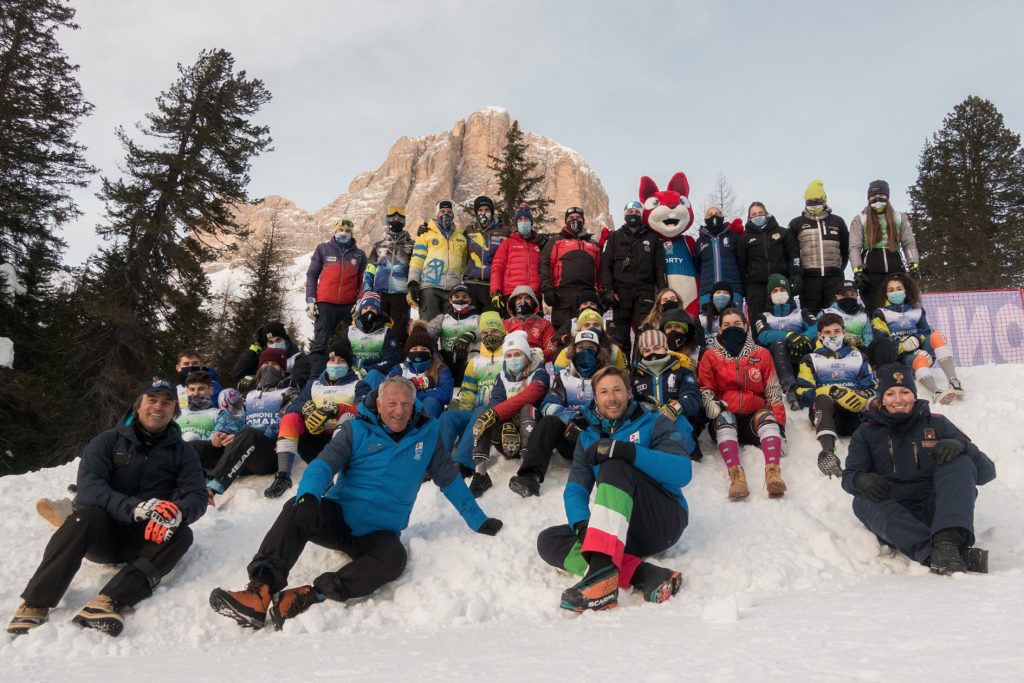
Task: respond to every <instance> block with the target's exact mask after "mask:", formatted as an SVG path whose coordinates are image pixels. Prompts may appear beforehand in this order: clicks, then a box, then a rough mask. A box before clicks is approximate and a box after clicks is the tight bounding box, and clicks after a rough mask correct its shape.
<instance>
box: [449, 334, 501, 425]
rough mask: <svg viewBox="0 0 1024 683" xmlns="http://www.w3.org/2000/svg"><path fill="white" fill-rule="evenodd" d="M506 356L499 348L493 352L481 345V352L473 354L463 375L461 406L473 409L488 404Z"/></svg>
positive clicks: (460, 394)
mask: <svg viewBox="0 0 1024 683" xmlns="http://www.w3.org/2000/svg"><path fill="white" fill-rule="evenodd" d="M504 359H505V356H504V354H503V353H502V350H501V349H500V348H499V349H498V350H497V351H494V352H491V351H488V350H487V349H486V348H484V347H482V346H481V347H480V353H478V354H476V355H474V356H471V357H470V359H469V362H468V363H467V364H466V374H464V375H463V376H462V389H461V390H460V391H459V408H460V409H461V410H473V409H474V408H478V407H480V406H485V405H487V404H488V403H489V402H490V400H491V392H492V391H493V390H494V385H495V383H496V382H497V381H498V375H500V374H501V366H502V363H503V362H504Z"/></svg>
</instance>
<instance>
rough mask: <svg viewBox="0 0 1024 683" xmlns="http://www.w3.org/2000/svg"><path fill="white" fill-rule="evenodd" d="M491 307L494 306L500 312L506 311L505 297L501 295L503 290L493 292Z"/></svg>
mask: <svg viewBox="0 0 1024 683" xmlns="http://www.w3.org/2000/svg"><path fill="white" fill-rule="evenodd" d="M491 308H493V309H494V310H495V311H497V312H498V313H504V312H505V297H503V296H502V295H501V292H492V293H491Z"/></svg>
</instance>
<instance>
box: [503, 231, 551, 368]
mask: <svg viewBox="0 0 1024 683" xmlns="http://www.w3.org/2000/svg"><path fill="white" fill-rule="evenodd" d="M507 241H508V240H506V242H507ZM506 310H507V311H508V315H509V318H508V320H505V321H503V324H504V325H505V332H515V331H516V330H523V331H524V332H526V337H527V339H528V340H529V342H530V346H531V347H533V348H535V349H540V350H541V351H542V352H543V353H544V362H545V363H549V362H551V361H553V360H554V359H555V352H556V351H557V350H558V349H557V348H556V347H555V328H554V327H552V326H551V323H549V322H548V321H547V320H545V319H544V318H542V317H541V316H540V302H539V301H538V300H537V294H536V293H535V292H534V291H533V288H532V287H530V286H529V285H519V286H518V287H516V288H515V289H514V290H512V296H510V297H509V298H508V308H507V309H506Z"/></svg>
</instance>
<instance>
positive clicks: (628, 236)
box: [601, 200, 668, 358]
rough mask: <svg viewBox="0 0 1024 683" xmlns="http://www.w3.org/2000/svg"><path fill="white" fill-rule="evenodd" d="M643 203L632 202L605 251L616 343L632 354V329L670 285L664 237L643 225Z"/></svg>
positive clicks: (604, 274) (604, 278)
mask: <svg viewBox="0 0 1024 683" xmlns="http://www.w3.org/2000/svg"><path fill="white" fill-rule="evenodd" d="M643 210H644V207H643V205H642V204H641V203H640V202H638V201H635V200H634V201H631V202H629V203H628V204H626V208H625V225H623V226H622V227H621V228H619V229H618V230H616V231H615V232H613V233H611V234H610V235H609V236H608V241H607V242H605V244H604V251H603V252H602V253H601V284H602V286H603V287H604V304H605V307H606V308H610V309H612V321H613V322H614V324H615V342H616V343H617V344H618V345H619V348H620V349H622V352H623V353H624V354H625V355H626V357H627V358H628V357H629V349H630V330H633V331H634V332H636V333H637V334H639V333H640V325H641V323H643V321H644V318H646V317H647V315H648V314H649V313H650V312H651V309H652V308H653V307H654V294H655V292H657V291H659V290H661V289H664V288H665V287H668V279H667V278H666V277H665V247H664V246H663V244H662V239H661V237H659V236H658V235H657V234H655V233H654V231H652V230H651V229H650V228H649V227H647V226H645V225H644V224H643Z"/></svg>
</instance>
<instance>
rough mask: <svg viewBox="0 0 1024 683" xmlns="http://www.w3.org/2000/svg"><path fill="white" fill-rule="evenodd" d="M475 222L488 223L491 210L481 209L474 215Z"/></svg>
mask: <svg viewBox="0 0 1024 683" xmlns="http://www.w3.org/2000/svg"><path fill="white" fill-rule="evenodd" d="M476 222H477V223H479V224H480V225H490V223H491V212H490V211H481V212H480V213H478V214H477V215H476Z"/></svg>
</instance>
